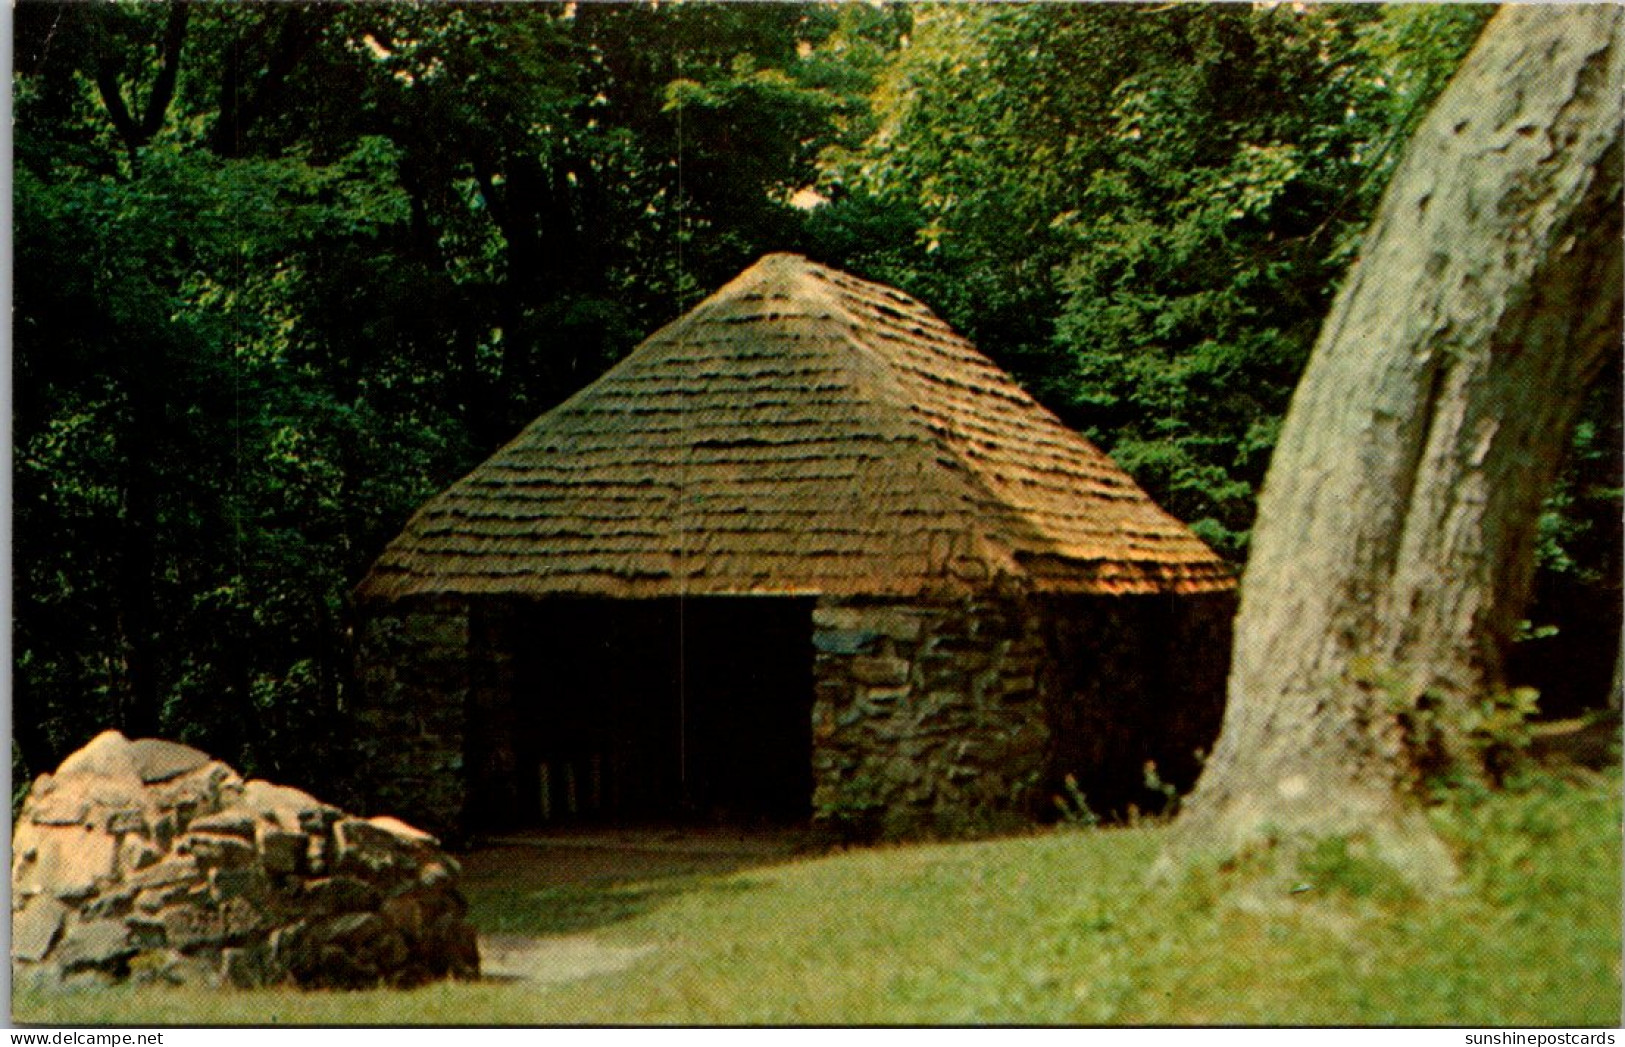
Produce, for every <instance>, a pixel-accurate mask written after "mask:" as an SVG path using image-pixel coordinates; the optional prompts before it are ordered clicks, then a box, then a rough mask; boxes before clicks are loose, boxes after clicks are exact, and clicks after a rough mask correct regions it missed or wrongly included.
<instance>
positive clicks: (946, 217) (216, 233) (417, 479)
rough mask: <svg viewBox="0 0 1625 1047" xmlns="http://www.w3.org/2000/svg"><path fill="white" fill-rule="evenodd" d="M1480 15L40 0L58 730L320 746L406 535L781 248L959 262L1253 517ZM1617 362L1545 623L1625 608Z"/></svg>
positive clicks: (44, 566)
mask: <svg viewBox="0 0 1625 1047" xmlns="http://www.w3.org/2000/svg"><path fill="white" fill-rule="evenodd" d="M1484 15H1485V9H1483V8H1477V7H1463V6H1444V7H1409V6H1406V7H1399V6H1394V7H1342V6H1314V5H1311V6H1310V7H1308V8H1305V9H1303V10H1298V9H1296V8H1293V7H1290V6H1285V5H1275V6H1270V7H1262V6H1260V7H1244V6H1233V5H1217V6H1211V7H1210V6H1204V5H1157V6H1154V7H1147V6H1136V5H1087V4H1075V5H1025V4H1009V5H972V4H944V5H932V4H922V5H899V6H894V7H877V6H873V5H864V4H783V5H781V4H706V3H700V4H675V5H674V4H659V5H655V4H578V5H564V4H556V5H540V4H506V5H487V4H455V3H452V4H352V5H310V4H274V5H224V4H186V5H183V4H170V5H159V4H149V5H139V4H98V5H91V4H58V3H30V4H24V5H21V6H20V7H19V8H18V9H17V13H16V19H15V28H16V46H15V52H16V71H15V76H14V79H13V89H14V99H15V133H14V156H15V172H14V186H15V188H14V201H15V208H14V209H15V221H14V240H15V262H16V265H15V270H14V271H15V274H16V276H15V303H14V304H15V314H14V316H15V320H14V324H15V326H14V334H15V339H14V342H15V352H14V373H13V381H14V391H15V395H14V445H15V448H16V452H15V464H14V476H13V483H14V488H13V495H14V507H15V510H14V539H15V547H14V563H15V564H16V565H17V578H16V589H17V602H16V625H15V629H16V633H15V640H16V645H15V651H16V655H15V673H14V676H15V692H14V693H15V702H16V705H15V709H16V724H17V739H18V744H19V746H20V750H21V753H22V758H23V763H24V765H25V767H26V769H27V770H28V771H29V772H37V771H39V770H42V769H46V768H48V767H49V766H51V765H53V764H54V763H55V762H56V761H57V760H58V759H60V757H61V756H62V755H64V754H65V752H66V751H67V750H68V749H69V748H71V747H73V746H76V745H78V744H80V743H82V742H83V741H84V740H86V739H87V738H88V737H89V736H90V735H91V734H93V733H94V732H95V731H96V730H98V729H100V728H101V727H104V726H107V725H116V726H121V727H124V728H125V729H127V730H131V731H135V732H137V733H142V732H150V731H162V732H164V733H168V734H171V735H176V736H179V737H183V738H186V739H189V740H192V741H195V742H197V743H199V744H203V745H206V746H208V747H210V748H212V749H214V750H215V751H217V752H218V753H219V754H220V755H222V756H225V757H227V758H230V759H233V760H235V761H237V762H239V763H241V764H243V765H244V766H245V768H247V769H249V770H251V771H257V772H263V773H279V774H289V773H295V772H296V769H297V773H298V776H299V777H300V779H301V780H302V781H304V782H305V783H307V784H310V785H312V786H325V784H326V783H324V782H323V781H321V780H320V777H319V776H320V774H321V773H322V772H323V770H324V769H337V768H340V767H341V766H342V761H341V760H338V759H327V758H326V756H327V751H326V749H325V748H324V747H328V746H331V747H332V749H333V752H339V751H342V747H343V745H344V744H345V743H344V739H343V737H342V734H341V732H338V731H337V730H336V729H335V727H334V725H335V724H339V723H341V722H342V715H341V713H342V709H343V706H344V701H345V696H346V692H347V689H348V688H349V687H350V686H351V681H350V678H349V674H350V668H349V650H348V645H349V634H348V627H347V620H348V616H349V612H350V609H349V607H348V592H349V590H350V587H351V586H352V585H353V584H354V583H355V582H356V581H357V580H358V579H359V577H360V576H361V573H362V572H363V571H364V570H365V567H366V565H367V564H368V563H369V562H370V560H371V559H372V558H373V557H374V556H375V555H376V554H377V552H378V551H379V549H380V548H381V547H382V545H383V543H384V542H385V541H386V540H387V539H388V538H389V537H390V536H392V535H393V534H394V533H395V532H396V531H397V530H398V528H399V527H400V525H401V524H402V523H403V522H404V520H405V519H406V517H407V516H408V514H409V513H410V512H411V510H412V509H413V508H414V507H415V506H416V505H417V504H418V503H419V502H420V501H421V500H422V499H423V498H424V497H426V496H427V495H428V494H429V493H431V492H432V491H434V490H437V489H439V488H440V487H442V486H443V485H444V484H446V483H447V482H449V481H450V480H452V479H454V478H455V477H456V476H458V475H461V474H462V473H463V472H464V471H466V470H467V469H468V468H469V467H471V466H472V465H473V464H474V463H475V462H477V461H478V460H480V459H481V458H482V457H483V456H484V455H485V454H487V453H489V452H490V450H492V449H493V448H495V447H496V446H498V445H500V444H501V443H502V442H503V441H505V440H506V439H508V438H509V437H510V436H511V435H512V434H513V432H514V431H515V430H516V429H517V427H518V426H519V425H521V424H522V423H524V422H525V421H527V420H529V419H530V418H531V417H534V416H535V415H536V414H537V413H539V412H540V411H541V410H543V409H545V408H547V407H549V406H551V405H553V404H556V403H558V402H559V401H560V400H562V399H563V398H564V397H566V396H568V395H569V394H570V393H572V392H573V391H575V390H576V389H577V388H579V387H580V386H581V385H583V384H585V383H586V382H587V381H589V380H591V379H592V378H594V377H596V376H597V375H598V374H599V373H600V372H601V371H602V370H603V369H604V368H605V367H606V366H608V365H609V364H610V363H612V362H613V361H614V360H616V359H618V358H619V357H620V355H621V354H623V353H624V352H626V351H627V350H628V349H629V348H630V347H631V346H632V345H633V344H635V342H636V341H637V340H638V339H639V338H640V337H642V336H643V335H645V334H647V333H648V332H649V331H651V330H652V329H654V328H655V327H656V326H657V325H658V324H660V323H663V322H665V321H667V320H669V319H671V318H672V317H674V316H676V315H678V314H679V313H680V312H681V310H682V309H683V308H685V307H687V306H688V305H690V304H692V303H693V301H694V300H695V299H696V298H697V297H698V296H699V295H701V294H703V293H705V292H707V291H708V290H710V289H712V288H714V287H716V286H717V285H718V284H719V283H720V282H722V281H723V280H725V279H727V278H728V277H730V276H732V275H733V274H734V273H735V272H737V271H738V270H739V268H741V267H742V266H743V265H745V264H747V263H748V262H749V261H751V260H752V259H753V258H754V257H755V256H757V255H759V254H761V253H763V252H765V251H767V250H775V249H792V250H803V251H806V252H808V253H810V254H813V255H815V256H817V257H819V258H820V259H821V260H825V261H828V262H831V263H833V264H836V265H839V266H843V267H847V268H852V269H855V270H857V271H859V272H862V273H863V274H865V275H868V276H871V277H875V278H878V279H882V280H886V281H889V282H892V283H896V284H898V285H900V286H902V287H903V288H904V289H906V290H909V291H911V292H913V293H915V294H917V295H919V296H921V297H922V298H924V299H925V300H926V301H927V302H928V303H929V304H930V305H931V306H932V307H933V308H934V309H936V310H937V311H938V312H940V313H941V314H942V315H944V316H945V317H946V318H947V319H948V320H949V321H950V322H951V323H953V324H955V325H956V326H957V327H959V328H960V329H961V330H962V331H963V332H964V333H966V334H967V335H968V336H970V337H971V338H972V339H973V340H974V341H975V342H977V343H978V345H980V347H981V348H983V349H984V350H986V351H988V352H989V353H990V354H992V355H993V356H994V357H995V358H996V359H998V360H1000V362H1002V363H1004V364H1005V365H1006V366H1007V367H1009V368H1010V369H1011V370H1012V371H1014V372H1015V373H1016V375H1017V376H1018V377H1019V378H1021V379H1022V380H1023V381H1024V382H1025V383H1026V384H1027V385H1028V386H1029V387H1030V388H1032V389H1034V390H1035V391H1036V392H1037V393H1038V394H1039V395H1040V396H1041V398H1042V399H1044V400H1045V402H1046V403H1048V404H1049V405H1050V406H1051V407H1052V408H1054V409H1055V410H1056V411H1057V412H1058V413H1060V414H1061V415H1062V416H1063V418H1064V420H1066V421H1068V422H1069V423H1071V424H1073V425H1074V426H1076V427H1078V428H1080V429H1082V430H1084V431H1086V432H1087V433H1089V434H1090V435H1092V436H1093V437H1094V438H1095V439H1096V440H1097V441H1098V442H1100V443H1101V444H1102V445H1104V446H1105V447H1106V448H1107V449H1108V450H1109V451H1111V452H1112V453H1113V454H1114V455H1115V456H1116V457H1117V458H1118V460H1119V461H1120V462H1121V463H1122V464H1124V465H1125V466H1126V467H1127V468H1128V469H1129V470H1130V471H1131V472H1133V473H1134V474H1135V475H1136V476H1137V477H1138V478H1139V479H1140V480H1141V481H1142V482H1143V483H1144V484H1145V485H1146V486H1147V487H1148V488H1149V489H1150V490H1151V491H1152V493H1153V494H1154V496H1156V497H1157V498H1158V499H1159V500H1160V501H1161V502H1162V503H1163V504H1164V505H1166V506H1167V507H1168V508H1169V509H1170V510H1171V511H1173V512H1174V513H1175V514H1176V515H1180V516H1182V517H1183V518H1185V519H1187V520H1189V521H1191V522H1192V526H1193V527H1194V528H1195V529H1196V530H1197V532H1198V533H1199V534H1201V535H1202V536H1203V537H1204V538H1207V539H1208V540H1209V541H1210V542H1212V543H1213V544H1214V545H1215V546H1216V547H1217V548H1219V549H1220V550H1221V551H1223V552H1225V553H1226V554H1227V555H1230V556H1232V557H1234V558H1237V559H1239V558H1240V557H1241V555H1242V553H1243V551H1244V550H1245V546H1246V540H1247V534H1248V531H1249V528H1250V526H1251V516H1252V506H1253V498H1254V495H1255V493H1256V490H1257V486H1258V483H1259V480H1260V478H1261V477H1262V475H1263V471H1264V468H1265V465H1266V463H1267V460H1268V457H1269V453H1270V451H1271V449H1272V448H1273V446H1274V442H1275V438H1276V432H1277V429H1278V424H1279V419H1280V417H1281V414H1282V412H1283V411H1284V408H1285V404H1286V397H1287V394H1288V392H1289V390H1290V388H1291V387H1292V384H1293V382H1294V381H1295V380H1296V376H1297V371H1298V368H1299V367H1300V366H1301V364H1302V361H1303V359H1304V356H1305V354H1306V353H1307V350H1308V346H1309V344H1310V341H1311V339H1312V338H1313V336H1314V331H1315V329H1316V327H1317V326H1318V323H1319V319H1320V315H1321V313H1322V311H1323V310H1324V308H1325V306H1326V303H1327V302H1328V301H1329V298H1330V295H1331V293H1332V291H1333V288H1334V285H1335V283H1336V280H1337V278H1338V276H1339V274H1340V273H1341V271H1342V267H1343V266H1344V265H1346V264H1347V262H1348V260H1349V259H1350V258H1351V257H1352V255H1353V252H1354V251H1355V250H1356V249H1357V241H1358V231H1359V230H1360V229H1361V228H1362V226H1363V224H1364V222H1365V219H1366V217H1367V215H1368V214H1369V210H1370V208H1371V206H1372V204H1373V202H1374V200H1375V199H1376V196H1377V194H1378V193H1379V192H1380V190H1381V187H1382V185H1383V182H1384V180H1385V178H1386V175H1387V172H1388V171H1389V169H1391V167H1392V165H1393V163H1394V162H1395V160H1396V159H1397V156H1398V145H1399V143H1401V142H1402V141H1403V140H1404V138H1405V136H1406V134H1408V132H1409V130H1410V128H1411V127H1412V126H1414V124H1415V121H1416V120H1417V119H1418V118H1419V116H1420V114H1421V112H1422V111H1423V109H1424V108H1425V106H1426V104H1427V102H1428V100H1430V99H1431V97H1432V96H1433V94H1434V93H1435V92H1436V91H1437V90H1438V89H1439V87H1440V86H1441V85H1442V84H1443V83H1444V81H1445V80H1446V79H1447V78H1448V76H1449V74H1450V72H1451V70H1452V69H1453V68H1454V65H1455V63H1456V61H1457V60H1458V59H1459V57H1460V55H1461V54H1462V52H1463V51H1464V50H1465V48H1466V47H1467V45H1468V44H1469V43H1470V42H1471V40H1472V39H1473V36H1474V35H1475V33H1476V32H1477V29H1478V26H1479V25H1480V24H1481V22H1482V20H1483V17H1484ZM1261 99H1267V100H1268V104H1260V100H1261ZM814 187H816V188H817V189H818V191H819V192H820V193H821V194H822V197H823V198H824V199H825V200H827V202H826V203H824V204H823V205H822V206H817V207H813V208H811V209H810V210H808V209H805V203H806V198H807V194H806V193H805V192H804V191H805V190H808V189H812V188H814ZM1612 381H1613V386H1614V387H1615V389H1616V390H1617V387H1618V384H1619V382H1618V380H1617V373H1616V374H1615V375H1614V377H1613V379H1612ZM1607 382H1608V379H1605V380H1604V382H1603V383H1602V384H1604V385H1606V384H1607ZM1616 404H1617V392H1616V393H1615V394H1614V395H1613V397H1612V398H1610V397H1608V396H1605V395H1602V394H1599V396H1598V398H1597V399H1596V400H1595V401H1594V402H1593V403H1592V404H1591V405H1588V407H1587V412H1586V418H1585V422H1584V423H1583V424H1582V426H1581V429H1580V434H1579V436H1578V437H1577V440H1576V450H1575V454H1574V456H1573V459H1572V461H1571V463H1570V468H1569V471H1568V472H1567V473H1566V474H1565V479H1564V481H1563V483H1562V485H1561V486H1560V487H1559V489H1558V491H1557V492H1556V493H1555V494H1554V496H1553V499H1552V502H1551V503H1550V507H1549V509H1550V511H1549V513H1548V515H1547V518H1546V520H1545V521H1544V523H1543V527H1542V532H1541V549H1542V562H1543V564H1544V565H1545V570H1544V572H1543V574H1542V576H1541V578H1542V581H1541V583H1540V585H1539V586H1538V590H1539V591H1538V596H1539V602H1538V603H1537V607H1536V608H1535V610H1534V611H1533V612H1532V618H1533V619H1534V620H1536V621H1537V622H1540V623H1541V624H1546V623H1556V624H1557V625H1558V626H1559V635H1558V636H1556V637H1547V638H1545V639H1542V640H1538V641H1533V642H1531V643H1529V644H1526V645H1523V646H1524V647H1525V648H1527V649H1529V650H1530V651H1535V650H1537V649H1542V645H1546V646H1550V645H1552V644H1559V645H1561V644H1569V643H1572V644H1576V645H1581V646H1582V647H1584V646H1587V645H1589V646H1590V647H1593V648H1595V647H1598V646H1599V643H1607V644H1612V643H1613V642H1614V641H1613V640H1606V641H1598V640H1596V638H1595V636H1594V635H1593V631H1594V630H1595V631H1601V632H1606V631H1607V623H1608V621H1610V620H1611V621H1614V622H1617V614H1618V605H1619V600H1618V594H1617V585H1618V582H1617V579H1618V577H1619V558H1618V550H1619V548H1620V546H1621V543H1620V541H1619V516H1620V514H1619V512H1618V504H1619V497H1620V490H1621V488H1622V487H1625V484H1622V483H1621V482H1620V481H1619V478H1618V469H1619V465H1618V463H1619V461H1620V457H1621V456H1620V454H1619V451H1618V447H1619V432H1620V426H1619V422H1618V418H1619V411H1618V410H1617V407H1616ZM1554 580H1555V581H1554ZM1610 587H1612V588H1610ZM1575 607H1581V608H1587V609H1589V610H1587V611H1584V612H1581V611H1567V610H1564V608H1575ZM1610 608H1611V610H1610ZM1599 609H1600V610H1599ZM1610 614H1611V615H1613V616H1614V617H1613V618H1612V619H1609V617H1608V616H1609V615H1610ZM1588 622H1590V623H1593V626H1594V629H1593V626H1588V624H1587V623H1588ZM1595 623H1601V624H1600V625H1599V624H1595ZM1613 633H1614V635H1616V636H1617V626H1616V627H1614V628H1613ZM1580 657H1581V656H1580V655H1579V654H1576V655H1575V657H1574V658H1564V659H1561V660H1560V662H1561V664H1563V665H1568V664H1571V663H1572V662H1573V661H1575V660H1576V659H1577V658H1580ZM1604 672H1605V673H1606V669H1605V670H1604ZM1537 682H1538V683H1539V686H1541V688H1542V690H1543V693H1546V694H1548V695H1557V694H1559V693H1560V689H1561V687H1562V682H1561V681H1548V680H1544V679H1542V680H1539V681H1537ZM311 769H313V773H315V774H316V775H317V778H316V779H315V780H313V779H312V778H311V776H310V774H307V773H304V772H305V771H306V770H311Z"/></svg>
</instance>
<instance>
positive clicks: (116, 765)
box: [54, 731, 141, 783]
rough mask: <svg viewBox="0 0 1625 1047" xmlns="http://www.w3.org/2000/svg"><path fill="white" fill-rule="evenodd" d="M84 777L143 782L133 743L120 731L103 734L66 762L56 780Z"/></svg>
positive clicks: (64, 761) (63, 763)
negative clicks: (130, 779) (131, 745)
mask: <svg viewBox="0 0 1625 1047" xmlns="http://www.w3.org/2000/svg"><path fill="white" fill-rule="evenodd" d="M80 775H94V776H97V777H101V778H133V779H135V780H136V781H137V782H140V781H141V772H140V771H139V770H138V769H137V767H136V763H135V754H134V753H133V752H132V751H131V749H130V740H129V739H128V738H126V737H124V735H122V734H120V733H119V732H117V731H103V732H102V733H101V734H98V735H97V736H96V737H95V738H93V739H91V741H90V744H88V745H86V746H85V747H84V748H83V749H80V750H79V751H78V752H76V753H74V754H73V755H72V756H69V757H68V758H67V759H66V760H63V761H62V766H61V767H58V768H57V771H56V774H55V776H54V777H56V778H57V779H58V782H59V783H60V781H61V779H63V778H71V777H77V776H80Z"/></svg>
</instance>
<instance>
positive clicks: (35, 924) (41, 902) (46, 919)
mask: <svg viewBox="0 0 1625 1047" xmlns="http://www.w3.org/2000/svg"><path fill="white" fill-rule="evenodd" d="M69 911H70V910H69V908H68V906H66V905H64V904H62V903H61V902H59V901H57V900H56V899H55V898H52V897H51V896H50V895H46V894H42V895H38V896H36V897H33V898H30V899H28V901H27V903H26V904H25V905H24V906H23V909H22V911H21V912H18V913H15V914H13V916H12V917H11V955H12V956H14V957H16V958H17V959H19V960H40V959H43V958H44V957H45V954H46V953H48V952H50V951H51V947H52V946H53V945H55V944H56V939H57V935H58V933H60V932H61V930H62V920H63V918H64V917H66V916H67V915H68V913H69Z"/></svg>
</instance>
